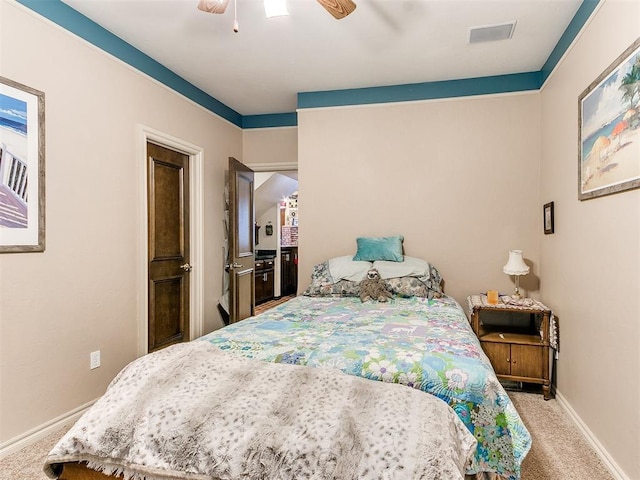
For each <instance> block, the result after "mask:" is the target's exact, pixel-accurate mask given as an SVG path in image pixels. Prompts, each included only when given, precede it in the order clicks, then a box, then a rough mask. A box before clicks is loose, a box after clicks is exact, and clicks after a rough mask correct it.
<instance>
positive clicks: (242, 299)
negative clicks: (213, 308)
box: [226, 157, 255, 323]
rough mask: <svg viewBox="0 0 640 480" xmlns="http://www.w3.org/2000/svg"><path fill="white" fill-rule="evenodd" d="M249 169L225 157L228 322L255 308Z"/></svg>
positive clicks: (251, 200)
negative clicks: (227, 212) (227, 196)
mask: <svg viewBox="0 0 640 480" xmlns="http://www.w3.org/2000/svg"><path fill="white" fill-rule="evenodd" d="M253 188H254V183H253V170H251V169H250V168H249V167H247V166H246V165H243V164H242V163H240V162H239V161H237V160H236V159H235V158H232V157H229V223H230V225H229V264H228V265H227V266H226V268H227V270H228V271H229V322H230V323H234V322H238V321H240V320H243V319H245V318H247V317H250V316H251V315H253V314H254V312H255V282H254V278H253V275H254V269H255V266H254V261H255V255H254V248H255V247H254V246H255V237H254V235H255V229H254V225H255V212H254V207H253Z"/></svg>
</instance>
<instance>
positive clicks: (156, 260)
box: [147, 143, 191, 352]
mask: <svg viewBox="0 0 640 480" xmlns="http://www.w3.org/2000/svg"><path fill="white" fill-rule="evenodd" d="M147 158H148V168H147V175H148V178H147V186H148V188H147V190H148V192H147V193H148V225H149V232H148V237H149V264H148V274H149V292H148V305H149V309H148V311H149V317H148V351H149V352H153V351H155V350H159V349H161V348H163V347H166V346H168V345H172V344H174V343H179V342H185V341H188V340H190V338H189V322H190V318H189V297H190V290H189V288H190V287H189V272H190V271H191V265H190V264H189V157H188V155H185V154H183V153H179V152H176V151H173V150H170V149H168V148H165V147H161V146H158V145H155V144H153V143H147Z"/></svg>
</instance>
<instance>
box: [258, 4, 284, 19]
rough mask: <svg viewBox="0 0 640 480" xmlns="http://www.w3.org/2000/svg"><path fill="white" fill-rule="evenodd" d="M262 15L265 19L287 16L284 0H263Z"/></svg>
mask: <svg viewBox="0 0 640 480" xmlns="http://www.w3.org/2000/svg"><path fill="white" fill-rule="evenodd" d="M264 13H265V14H266V15H267V18H271V17H281V16H284V15H289V11H288V10H287V2H286V0H264Z"/></svg>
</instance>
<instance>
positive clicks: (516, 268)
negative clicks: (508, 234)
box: [502, 250, 529, 275]
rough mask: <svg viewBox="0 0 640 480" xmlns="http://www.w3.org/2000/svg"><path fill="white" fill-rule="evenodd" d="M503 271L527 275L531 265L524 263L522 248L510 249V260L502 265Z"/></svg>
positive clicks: (510, 273)
mask: <svg viewBox="0 0 640 480" xmlns="http://www.w3.org/2000/svg"><path fill="white" fill-rule="evenodd" d="M502 271H503V272H504V273H506V274H507V275H526V274H527V273H529V266H528V265H527V264H526V263H524V259H523V258H522V250H510V251H509V260H507V264H506V265H505V266H504V267H502Z"/></svg>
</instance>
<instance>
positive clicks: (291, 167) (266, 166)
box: [246, 162, 298, 173]
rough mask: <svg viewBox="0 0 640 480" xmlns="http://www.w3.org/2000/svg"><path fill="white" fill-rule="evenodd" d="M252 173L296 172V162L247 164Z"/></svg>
mask: <svg viewBox="0 0 640 480" xmlns="http://www.w3.org/2000/svg"><path fill="white" fill-rule="evenodd" d="M246 165H247V167H249V168H250V169H251V170H253V171H254V172H274V173H277V172H290V171H297V170H298V162H280V163H247V164H246Z"/></svg>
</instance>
